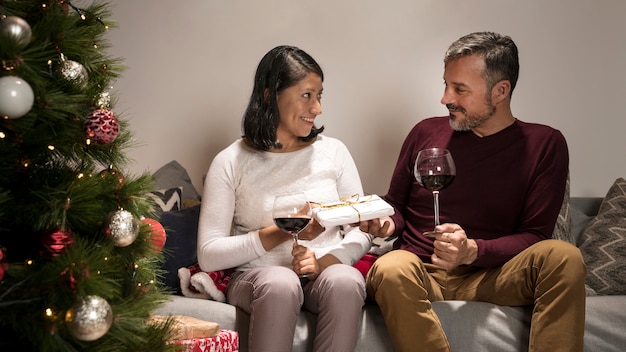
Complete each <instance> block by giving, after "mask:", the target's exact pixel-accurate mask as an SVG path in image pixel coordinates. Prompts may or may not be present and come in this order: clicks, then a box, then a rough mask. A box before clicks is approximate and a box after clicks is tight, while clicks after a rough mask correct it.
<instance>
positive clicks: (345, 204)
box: [311, 193, 375, 222]
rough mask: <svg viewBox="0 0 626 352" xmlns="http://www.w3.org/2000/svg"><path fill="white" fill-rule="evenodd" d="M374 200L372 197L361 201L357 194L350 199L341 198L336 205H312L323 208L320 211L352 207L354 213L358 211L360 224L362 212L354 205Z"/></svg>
mask: <svg viewBox="0 0 626 352" xmlns="http://www.w3.org/2000/svg"><path fill="white" fill-rule="evenodd" d="M355 197H356V199H355V200H352V199H353V198H355ZM373 200H375V199H374V197H372V196H367V198H366V199H363V200H361V196H360V195H359V194H358V193H357V194H353V195H351V196H349V197H344V198H341V199H340V201H339V202H335V203H331V204H328V203H327V204H323V203H319V202H311V203H313V204H316V205H318V206H319V207H320V208H322V209H321V210H320V211H324V210H331V209H337V208H342V207H350V208H352V209H354V211H356V214H357V219H358V222H360V221H361V212H359V210H358V209H357V208H355V207H354V205H356V204H362V203H367V202H371V201H373Z"/></svg>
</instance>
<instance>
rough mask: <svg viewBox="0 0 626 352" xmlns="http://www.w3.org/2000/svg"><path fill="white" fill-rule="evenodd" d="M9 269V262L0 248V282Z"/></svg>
mask: <svg viewBox="0 0 626 352" xmlns="http://www.w3.org/2000/svg"><path fill="white" fill-rule="evenodd" d="M8 269H9V261H8V259H7V256H6V255H5V254H4V248H0V281H2V279H4V273H5V272H6V271H7V270H8Z"/></svg>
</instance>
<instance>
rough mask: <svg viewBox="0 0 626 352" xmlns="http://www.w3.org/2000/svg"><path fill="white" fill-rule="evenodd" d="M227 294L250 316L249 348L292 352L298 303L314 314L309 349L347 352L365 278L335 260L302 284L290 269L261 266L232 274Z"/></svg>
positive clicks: (353, 340)
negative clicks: (312, 338)
mask: <svg viewBox="0 0 626 352" xmlns="http://www.w3.org/2000/svg"><path fill="white" fill-rule="evenodd" d="M305 281H306V280H305ZM226 296H227V300H228V303H230V304H232V305H235V306H237V307H238V308H240V309H242V310H243V311H245V312H247V313H248V314H250V327H249V336H248V351H250V352H253V351H260V352H266V351H272V352H274V351H276V352H279V351H291V348H292V345H293V335H294V331H295V328H296V322H297V320H298V314H299V313H300V309H301V307H304V309H306V310H308V311H310V312H312V313H315V314H317V329H316V330H317V331H316V332H315V340H314V351H345V352H348V351H350V352H351V351H354V349H355V346H356V342H357V338H358V334H359V329H360V324H361V316H362V309H363V304H364V301H365V280H364V279H363V275H362V274H361V273H360V272H359V271H358V270H357V269H355V268H354V267H352V266H349V265H344V264H335V265H331V266H329V267H328V268H326V269H325V270H324V271H322V273H321V274H320V275H319V276H318V277H317V279H316V280H315V281H310V282H307V283H305V285H304V287H302V285H301V283H300V279H299V278H298V276H297V275H296V274H295V273H294V272H293V270H291V269H289V268H285V267H279V266H269V267H260V268H254V269H250V270H247V271H244V272H237V273H235V275H234V276H233V279H232V280H231V281H230V283H229V285H228V289H227V294H226ZM303 303H304V306H303Z"/></svg>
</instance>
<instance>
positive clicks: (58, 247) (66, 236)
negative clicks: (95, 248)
mask: <svg viewBox="0 0 626 352" xmlns="http://www.w3.org/2000/svg"><path fill="white" fill-rule="evenodd" d="M72 243H74V234H73V233H72V232H71V231H63V230H60V229H56V230H53V231H51V232H47V233H45V234H43V236H41V244H42V248H41V250H40V251H39V254H40V255H41V256H42V257H46V258H52V257H57V256H59V255H61V254H63V253H65V251H66V250H67V249H68V248H69V247H70V246H71V245H72Z"/></svg>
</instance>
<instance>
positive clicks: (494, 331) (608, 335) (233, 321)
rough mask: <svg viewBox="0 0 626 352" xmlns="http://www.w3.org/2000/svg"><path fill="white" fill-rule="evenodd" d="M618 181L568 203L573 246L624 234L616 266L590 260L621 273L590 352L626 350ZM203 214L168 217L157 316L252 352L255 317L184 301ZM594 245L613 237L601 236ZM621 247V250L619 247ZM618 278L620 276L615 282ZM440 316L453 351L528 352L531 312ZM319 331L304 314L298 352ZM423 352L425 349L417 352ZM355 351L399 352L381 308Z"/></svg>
mask: <svg viewBox="0 0 626 352" xmlns="http://www.w3.org/2000/svg"><path fill="white" fill-rule="evenodd" d="M620 180H621V181H620ZM618 181H620V183H618ZM618 181H616V184H614V185H613V186H612V187H611V190H610V191H609V193H608V194H607V197H605V198H582V197H573V198H571V199H570V200H569V202H568V204H569V206H568V207H567V214H566V215H567V218H568V223H569V225H570V227H568V232H569V234H570V235H571V237H570V239H569V240H570V241H572V242H573V243H576V244H580V246H579V247H580V248H581V249H582V248H584V247H590V246H591V248H590V252H593V251H595V250H596V249H598V248H606V247H607V246H604V245H603V244H600V243H596V242H593V241H592V242H589V237H590V234H594V231H596V232H597V231H598V230H599V231H605V232H606V231H607V229H612V230H611V231H612V232H614V231H615V229H614V228H615V226H612V225H611V224H612V222H615V221H617V222H618V224H621V225H620V226H622V227H621V230H617V232H619V231H621V234H618V235H617V239H615V238H608V239H607V240H608V241H611V242H610V246H609V247H611V248H613V247H619V249H618V250H617V252H613V253H611V254H610V255H609V259H608V260H609V264H607V259H602V258H606V257H602V256H599V255H597V253H595V254H594V255H592V256H591V257H590V256H588V255H585V253H584V252H583V255H584V256H585V259H586V260H589V261H590V262H593V266H595V267H597V268H598V269H597V270H595V268H589V265H590V264H589V263H588V270H589V275H593V276H597V277H600V278H602V275H603V273H602V270H604V268H607V267H611V266H613V268H612V269H611V270H614V272H611V271H609V272H608V273H604V274H606V275H608V276H609V277H610V278H609V279H606V278H605V279H601V280H600V281H601V284H604V286H602V285H600V286H598V285H596V286H595V287H596V289H595V290H594V289H593V288H592V287H588V297H587V301H586V322H585V336H584V341H585V351H589V352H603V351H606V352H609V351H614V352H618V351H619V352H622V351H624V350H626V328H625V327H626V292H625V291H623V288H617V289H616V288H615V287H616V286H618V284H624V281H623V280H622V279H618V281H619V282H617V283H615V282H609V284H607V282H605V281H607V280H609V281H610V280H613V279H614V278H615V277H620V276H624V275H623V272H621V273H619V272H615V265H614V262H615V261H619V262H620V263H621V264H619V265H618V266H617V269H618V270H619V268H624V262H626V251H624V248H626V247H625V243H623V241H621V242H620V240H619V237H620V236H621V239H622V240H624V239H625V238H626V236H622V235H626V195H624V193H625V192H626V181H624V180H623V179H619V180H618ZM188 187H189V185H188ZM614 188H617V194H616V195H615V194H614V195H613V196H612V197H611V199H609V196H610V195H611V191H613V193H616V192H615V189H614ZM614 198H615V199H617V200H615V199H614ZM605 203H606V205H605ZM615 204H617V205H619V206H616V205H615ZM601 205H602V207H603V208H604V210H605V211H604V212H603V213H606V215H608V216H607V217H606V218H607V219H609V220H610V221H612V222H611V223H610V224H609V225H607V223H606V222H604V220H606V219H600V215H598V211H599V210H600V208H601ZM199 208H200V205H193V206H190V207H187V208H182V209H180V210H171V211H166V212H164V213H163V214H162V217H161V222H162V224H163V226H164V227H165V228H166V230H167V231H168V238H167V242H166V246H165V248H166V251H169V253H168V254H169V255H168V257H169V259H168V260H166V263H164V267H163V269H164V270H166V273H165V283H166V284H167V285H168V286H170V287H171V288H172V290H173V291H174V293H173V294H172V295H171V296H170V297H169V299H168V300H167V301H166V302H165V303H164V304H163V305H162V306H160V307H159V308H158V309H157V310H156V311H155V314H159V315H170V314H171V315H187V316H192V317H195V318H198V319H203V320H207V321H212V322H217V323H219V324H220V327H221V328H222V329H229V330H236V331H238V332H239V338H240V350H241V351H246V350H247V348H246V346H247V330H248V323H249V319H250V317H249V315H248V314H246V313H245V312H243V311H241V310H239V309H237V308H235V307H234V306H231V305H229V304H227V303H222V302H218V301H215V300H210V299H199V298H192V297H187V296H183V295H182V294H181V292H182V291H181V288H180V284H179V282H180V281H179V279H178V277H177V276H178V275H177V269H178V268H182V267H186V266H189V265H192V264H194V262H195V261H196V257H195V245H196V238H195V237H196V232H197V231H196V228H197V217H198V214H199ZM570 219H571V220H570ZM620 222H621V223H620ZM618 228H619V227H618ZM587 232H589V233H587ZM600 233H604V232H600ZM595 237H599V238H604V237H610V236H604V235H596V236H595ZM618 242H620V243H618ZM616 243H618V244H619V245H615V244H616ZM600 257H602V258H600ZM614 259H615V260H614ZM612 263H613V264H612ZM616 274H619V275H618V276H615V275H616ZM597 277H596V278H597ZM589 282H590V283H593V282H592V281H589ZM607 287H608V290H607ZM603 291H606V292H603ZM433 308H434V309H435V311H436V312H437V314H438V316H439V318H440V320H441V323H442V325H443V328H444V330H445V332H446V335H447V336H448V339H449V342H450V345H451V347H452V350H453V351H481V352H482V351H498V352H502V351H527V346H528V336H529V327H530V314H531V309H532V307H503V306H497V305H494V304H490V303H484V302H466V301H443V302H434V303H433ZM315 324H316V318H315V315H314V314H311V313H309V312H306V311H302V312H301V313H300V316H299V318H298V323H297V327H296V332H295V335H294V341H293V351H311V350H312V336H313V335H314V331H315ZM416 350H419V349H418V348H416ZM356 351H372V352H380V351H393V347H392V343H391V338H390V336H389V334H388V332H387V329H386V326H385V322H384V320H383V317H382V314H381V312H380V309H379V308H378V306H377V305H376V303H375V302H371V301H368V302H366V304H365V307H364V309H363V319H362V321H361V330H360V338H359V342H358V345H357V348H356Z"/></svg>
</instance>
